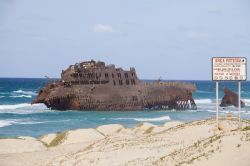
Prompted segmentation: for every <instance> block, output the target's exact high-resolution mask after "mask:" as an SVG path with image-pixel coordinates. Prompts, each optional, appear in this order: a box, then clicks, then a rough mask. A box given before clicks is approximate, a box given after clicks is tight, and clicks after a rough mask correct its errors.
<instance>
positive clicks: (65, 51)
mask: <svg viewBox="0 0 250 166" xmlns="http://www.w3.org/2000/svg"><path fill="white" fill-rule="evenodd" d="M249 9H250V1H249V0H202V1H201V0H126V1H125V0H105V1H103V0H0V77H29V78H40V77H41V78H43V77H44V76H45V75H47V76H49V77H57V78H58V77H60V73H61V71H62V70H63V69H66V68H67V67H68V66H69V65H71V64H75V63H77V62H81V61H87V60H91V59H94V60H100V61H104V62H106V63H107V64H115V65H116V66H117V67H122V68H124V69H129V68H130V67H135V68H136V70H137V75H138V77H139V78H140V79H158V78H159V77H161V78H162V79H165V80H211V77H212V76H211V58H212V57H224V56H233V57H238V56H239V57H247V58H248V61H249V63H248V69H250V65H249V64H250V10H249ZM249 79H250V72H248V80H249Z"/></svg>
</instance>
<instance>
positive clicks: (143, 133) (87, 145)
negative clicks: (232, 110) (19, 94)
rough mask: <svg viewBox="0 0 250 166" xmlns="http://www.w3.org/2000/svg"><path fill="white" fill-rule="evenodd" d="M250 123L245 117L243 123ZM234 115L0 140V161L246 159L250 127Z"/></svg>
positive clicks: (243, 162) (240, 165)
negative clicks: (228, 117) (188, 121)
mask: <svg viewBox="0 0 250 166" xmlns="http://www.w3.org/2000/svg"><path fill="white" fill-rule="evenodd" d="M246 126H250V122H249V121H244V122H243V123H242V127H243V128H245V127H246ZM237 127H238V123H237V121H234V120H228V119H224V120H221V123H220V130H217V129H215V128H216V123H215V121H214V120H213V119H209V120H201V121H195V122H190V123H182V122H168V123H166V124H164V125H162V126H155V125H153V124H150V123H142V124H138V125H137V126H136V127H134V128H124V127H123V126H122V125H119V124H111V125H104V126H99V127H98V128H96V129H78V130H72V131H66V132H63V133H59V134H48V135H45V136H42V137H40V138H38V139H34V138H30V137H21V138H18V139H0V165H3V166H8V165H44V166H45V165H46V166H47V165H51V166H52V165H79V166H80V165H84V166H87V165H101V166H103V165H104V166H106V165H107V166H110V165H119V166H120V165H126V166H127V165H133V166H137V165H138V166H139V165H140V166H141V165H157V166H158V165H164V166H165V165H197V166H198V165H199V166H200V165H220V166H223V165H227V166H230V165H237V166H247V165H248V166H249V164H250V127H247V128H245V130H242V129H238V128H237Z"/></svg>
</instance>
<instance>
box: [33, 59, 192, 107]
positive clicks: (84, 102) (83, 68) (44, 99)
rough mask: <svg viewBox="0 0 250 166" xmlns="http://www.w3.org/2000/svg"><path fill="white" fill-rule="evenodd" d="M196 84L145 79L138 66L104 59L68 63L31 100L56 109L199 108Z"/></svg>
mask: <svg viewBox="0 0 250 166" xmlns="http://www.w3.org/2000/svg"><path fill="white" fill-rule="evenodd" d="M195 90H196V87H195V85H193V84H191V83H183V82H162V81H155V82H152V83H149V82H144V81H141V80H139V79H138V77H137V74H136V71H135V68H130V70H123V69H122V68H116V67H115V65H105V63H104V62H100V61H99V62H96V61H93V60H92V61H86V62H81V63H77V64H75V65H71V66H69V67H68V68H67V69H66V70H63V71H62V73H61V79H60V80H58V81H55V82H53V83H52V82H51V83H49V84H48V85H47V86H45V87H44V88H43V89H41V90H40V92H39V94H38V96H37V97H36V99H35V100H34V101H33V102H32V103H44V104H45V105H46V106H47V107H49V108H51V109H54V110H142V109H176V110H185V109H197V107H196V104H195V101H194V99H193V98H192V93H193V92H194V91H195Z"/></svg>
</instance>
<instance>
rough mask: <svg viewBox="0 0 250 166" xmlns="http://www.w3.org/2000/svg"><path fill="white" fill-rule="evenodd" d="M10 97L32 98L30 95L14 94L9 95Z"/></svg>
mask: <svg viewBox="0 0 250 166" xmlns="http://www.w3.org/2000/svg"><path fill="white" fill-rule="evenodd" d="M10 97H11V98H32V96H31V95H14V96H10Z"/></svg>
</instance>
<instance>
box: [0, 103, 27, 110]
mask: <svg viewBox="0 0 250 166" xmlns="http://www.w3.org/2000/svg"><path fill="white" fill-rule="evenodd" d="M29 106H31V104H29V103H21V104H13V105H0V110H5V109H17V108H23V107H29Z"/></svg>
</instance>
